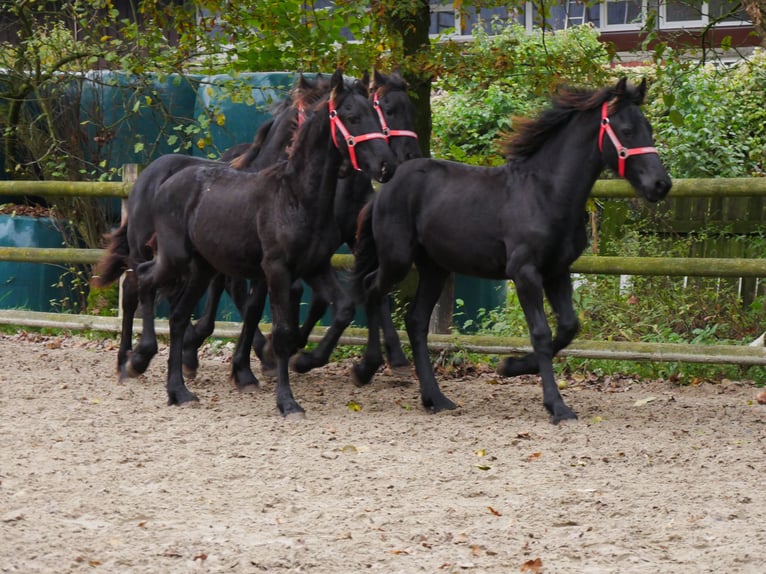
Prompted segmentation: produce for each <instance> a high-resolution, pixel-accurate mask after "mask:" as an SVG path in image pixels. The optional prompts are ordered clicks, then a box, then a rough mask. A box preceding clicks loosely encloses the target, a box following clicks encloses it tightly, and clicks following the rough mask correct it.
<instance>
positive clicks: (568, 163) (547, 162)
mask: <svg viewBox="0 0 766 574" xmlns="http://www.w3.org/2000/svg"><path fill="white" fill-rule="evenodd" d="M599 129H600V122H599V117H598V111H597V110H596V111H593V110H590V111H587V112H580V113H577V114H576V115H575V116H573V117H572V119H570V120H569V123H568V124H567V125H565V126H563V127H562V129H560V130H559V132H558V133H557V134H556V135H555V136H553V137H551V138H550V140H549V141H548V142H546V143H545V144H544V145H543V147H542V148H541V149H540V150H539V151H538V152H537V153H536V154H535V155H534V156H533V157H534V159H533V160H532V161H533V162H534V163H535V164H536V166H537V167H539V168H540V169H541V170H543V171H544V172H545V173H549V174H551V176H552V180H553V182H554V183H553V190H554V191H553V195H554V196H555V197H552V199H553V201H554V202H556V203H557V204H558V205H568V206H570V207H569V209H570V210H571V206H572V205H573V204H574V205H575V206H577V207H578V208H582V209H584V208H585V203H586V202H587V200H588V196H589V195H590V191H591V189H592V188H593V184H595V183H596V180H597V179H598V176H599V175H600V174H601V171H602V170H603V168H604V163H603V160H602V159H601V153H600V152H599V150H598V133H599ZM561 195H564V196H566V198H567V200H566V201H560V199H559V197H560V196H561ZM578 216H579V213H578Z"/></svg>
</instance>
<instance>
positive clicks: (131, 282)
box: [117, 269, 138, 382]
mask: <svg viewBox="0 0 766 574" xmlns="http://www.w3.org/2000/svg"><path fill="white" fill-rule="evenodd" d="M136 309H138V281H137V279H136V274H135V273H134V272H133V270H132V269H130V270H128V271H127V272H126V273H125V277H124V279H123V282H122V331H121V333H120V349H119V351H118V352H117V374H118V376H119V380H120V382H123V381H124V380H125V378H126V377H127V373H126V371H125V365H126V364H127V362H128V358H129V357H130V352H131V350H132V348H133V319H134V317H135V316H136Z"/></svg>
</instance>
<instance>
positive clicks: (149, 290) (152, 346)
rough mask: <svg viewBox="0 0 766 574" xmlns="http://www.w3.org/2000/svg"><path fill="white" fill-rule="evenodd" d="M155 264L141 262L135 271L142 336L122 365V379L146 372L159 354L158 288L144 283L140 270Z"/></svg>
mask: <svg viewBox="0 0 766 574" xmlns="http://www.w3.org/2000/svg"><path fill="white" fill-rule="evenodd" d="M153 266H154V261H147V262H144V263H141V264H140V265H139V266H138V267H137V268H136V271H135V274H136V280H137V283H138V300H139V302H140V304H141V325H142V327H141V337H140V338H139V340H138V343H137V344H136V346H135V347H134V348H133V351H132V352H130V354H129V355H128V356H127V357H126V361H125V363H124V364H123V365H122V368H121V370H120V378H121V379H125V378H127V377H137V376H139V375H141V374H142V373H144V372H146V369H147V368H148V367H149V363H150V362H151V360H152V358H153V357H154V355H156V354H157V333H156V332H155V329H154V301H155V298H156V296H157V290H156V289H155V288H154V286H153V285H152V286H149V287H144V286H143V285H142V279H141V271H140V270H141V269H150V268H151V267H153ZM134 313H135V311H134ZM123 327H124V324H123Z"/></svg>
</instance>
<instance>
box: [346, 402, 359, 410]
mask: <svg viewBox="0 0 766 574" xmlns="http://www.w3.org/2000/svg"><path fill="white" fill-rule="evenodd" d="M346 406H347V407H348V410H350V411H356V412H358V411H361V410H362V405H360V404H359V403H357V402H355V401H348V402H347V403H346Z"/></svg>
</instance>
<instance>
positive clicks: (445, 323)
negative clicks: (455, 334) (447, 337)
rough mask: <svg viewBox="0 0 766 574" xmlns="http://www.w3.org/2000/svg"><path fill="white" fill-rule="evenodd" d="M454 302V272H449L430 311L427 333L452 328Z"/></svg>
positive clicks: (447, 330) (446, 331) (444, 331)
mask: <svg viewBox="0 0 766 574" xmlns="http://www.w3.org/2000/svg"><path fill="white" fill-rule="evenodd" d="M454 302H455V274H454V273H450V274H449V277H448V278H447V281H446V282H445V283H444V288H443V289H442V294H441V295H440V296H439V300H438V301H437V302H436V306H435V307H434V310H433V311H432V312H431V321H430V322H429V324H428V332H429V333H449V332H450V329H451V328H452V311H453V305H454Z"/></svg>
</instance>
